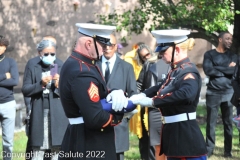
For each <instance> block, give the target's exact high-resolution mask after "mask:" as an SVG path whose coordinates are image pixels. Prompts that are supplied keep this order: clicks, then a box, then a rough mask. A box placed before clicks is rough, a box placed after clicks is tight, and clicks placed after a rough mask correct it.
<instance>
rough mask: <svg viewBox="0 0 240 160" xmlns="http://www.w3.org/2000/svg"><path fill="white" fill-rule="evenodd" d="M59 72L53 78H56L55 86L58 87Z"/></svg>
mask: <svg viewBox="0 0 240 160" xmlns="http://www.w3.org/2000/svg"><path fill="white" fill-rule="evenodd" d="M59 78H60V76H59V74H55V75H54V77H53V80H55V84H54V85H55V87H56V88H58V84H59Z"/></svg>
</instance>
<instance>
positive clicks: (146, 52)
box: [124, 42, 155, 160]
mask: <svg viewBox="0 0 240 160" xmlns="http://www.w3.org/2000/svg"><path fill="white" fill-rule="evenodd" d="M152 55H153V53H152V52H151V49H150V48H149V47H148V46H147V45H146V44H144V43H142V42H139V43H137V44H135V45H134V46H133V50H132V51H130V52H127V53H126V54H125V56H124V60H125V61H127V62H129V63H130V64H132V66H133V70H134V74H135V78H136V79H138V77H139V73H140V71H141V70H142V66H143V64H144V62H146V61H147V59H149V58H151V57H152ZM137 109H138V113H136V114H135V115H134V116H133V117H132V118H131V119H130V122H129V127H130V131H131V132H132V133H134V134H136V135H137V136H138V138H139V152H140V154H141V158H142V159H147V160H154V159H155V151H154V147H150V148H149V136H148V109H147V108H146V109H145V108H142V109H141V106H137Z"/></svg>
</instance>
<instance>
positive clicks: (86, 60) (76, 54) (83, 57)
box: [71, 51, 96, 65]
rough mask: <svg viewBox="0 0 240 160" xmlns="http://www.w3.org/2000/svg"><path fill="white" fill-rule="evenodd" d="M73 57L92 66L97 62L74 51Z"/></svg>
mask: <svg viewBox="0 0 240 160" xmlns="http://www.w3.org/2000/svg"><path fill="white" fill-rule="evenodd" d="M71 56H73V57H75V58H78V59H81V60H82V61H84V62H85V63H88V64H92V65H95V64H96V60H94V59H93V58H92V57H89V56H86V55H83V54H82V53H80V52H77V51H73V52H72V54H71Z"/></svg>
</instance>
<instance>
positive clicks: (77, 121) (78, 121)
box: [68, 117, 84, 124]
mask: <svg viewBox="0 0 240 160" xmlns="http://www.w3.org/2000/svg"><path fill="white" fill-rule="evenodd" d="M68 120H69V123H70V124H82V123H84V121H83V117H77V118H68Z"/></svg>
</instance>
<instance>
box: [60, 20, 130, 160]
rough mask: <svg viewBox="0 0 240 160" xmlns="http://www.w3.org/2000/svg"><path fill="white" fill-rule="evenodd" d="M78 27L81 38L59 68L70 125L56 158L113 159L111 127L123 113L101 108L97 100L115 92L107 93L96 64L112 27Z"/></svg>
mask: <svg viewBox="0 0 240 160" xmlns="http://www.w3.org/2000/svg"><path fill="white" fill-rule="evenodd" d="M77 26H78V27H79V30H78V31H79V33H80V34H81V36H82V38H79V39H78V41H77V44H76V47H75V49H74V51H73V52H72V54H71V55H70V56H69V58H68V59H67V60H66V62H65V63H64V65H63V67H62V71H61V77H62V78H61V79H60V87H59V89H60V96H61V101H62V105H63V108H64V110H65V113H66V116H67V117H68V119H69V123H70V124H69V125H68V128H67V130H66V133H65V137H64V139H63V142H62V151H61V152H60V153H59V159H61V160H62V159H64V160H66V159H74V160H78V159H88V160H93V159H107V160H110V159H111V160H115V159H116V153H115V144H114V129H113V126H115V125H117V124H118V123H120V122H121V120H122V117H123V114H111V113H109V112H107V111H105V110H103V109H102V105H101V102H100V100H101V99H104V98H106V97H107V95H110V94H111V93H113V92H114V91H112V92H111V93H110V94H109V91H108V89H107V87H106V83H105V81H104V78H103V76H102V75H101V72H100V70H99V68H98V67H97V66H96V65H95V64H96V61H97V60H98V59H99V56H101V55H100V54H102V53H100V52H101V50H100V49H99V44H104V45H108V43H109V39H108V38H106V37H107V36H109V35H110V34H111V32H112V31H113V30H115V27H113V26H104V25H96V24H81V23H80V24H77ZM89 38H90V39H89ZM80 43H81V44H82V48H84V47H86V48H87V47H93V46H92V45H94V47H95V49H96V52H97V58H94V57H93V56H92V54H91V53H90V52H91V50H88V52H89V53H87V51H85V53H83V51H81V50H83V49H81V48H79V44H80ZM100 48H101V47H100ZM88 49H89V48H88ZM99 50H100V51H99ZM98 52H99V53H98ZM118 94H119V93H118ZM122 94H123V92H122ZM119 96H120V97H121V94H119V95H118V97H119ZM123 96H124V94H123ZM107 98H108V97H107ZM112 98H113V97H112ZM112 100H113V103H114V99H112ZM118 100H119V99H118ZM120 101H121V99H120ZM126 101H127V99H126Z"/></svg>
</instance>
